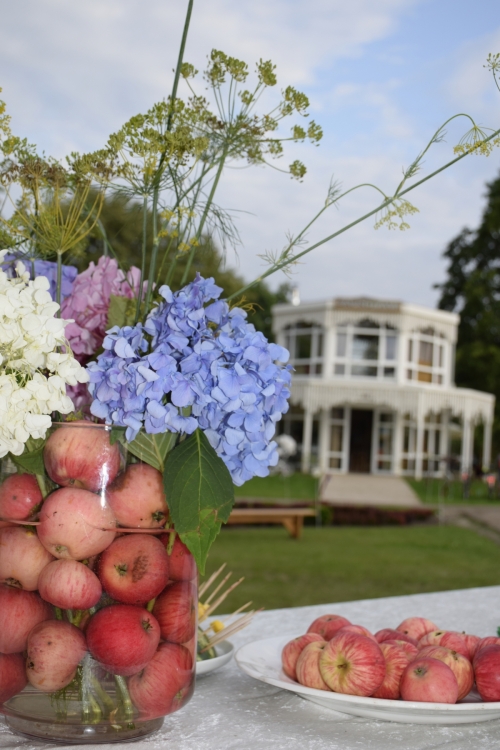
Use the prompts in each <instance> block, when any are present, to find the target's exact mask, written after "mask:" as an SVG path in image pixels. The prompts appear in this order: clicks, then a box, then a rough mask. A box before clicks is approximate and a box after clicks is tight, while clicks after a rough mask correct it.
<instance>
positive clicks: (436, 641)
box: [418, 630, 469, 659]
mask: <svg viewBox="0 0 500 750" xmlns="http://www.w3.org/2000/svg"><path fill="white" fill-rule="evenodd" d="M425 646H444V648H449V649H450V650H451V651H456V652H457V653H459V654H462V656H465V658H466V659H467V658H468V657H469V649H468V648H467V644H466V643H465V640H464V637H463V635H461V634H460V633H455V632H454V631H453V630H434V631H432V632H431V633H427V635H424V636H423V638H421V639H420V640H419V642H418V649H419V650H420V649H422V648H424V647H425Z"/></svg>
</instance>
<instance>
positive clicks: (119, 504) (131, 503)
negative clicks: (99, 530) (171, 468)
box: [106, 464, 168, 529]
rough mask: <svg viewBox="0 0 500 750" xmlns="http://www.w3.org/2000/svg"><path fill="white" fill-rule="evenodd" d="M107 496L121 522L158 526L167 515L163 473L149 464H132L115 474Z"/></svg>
mask: <svg viewBox="0 0 500 750" xmlns="http://www.w3.org/2000/svg"><path fill="white" fill-rule="evenodd" d="M106 499H107V501H108V503H109V505H110V507H111V509H112V510H113V513H114V514H115V516H116V520H117V521H118V523H119V524H121V525H122V526H127V527H129V528H135V527H138V528H142V529H151V528H157V527H159V526H163V525H164V524H165V521H166V519H167V517H168V506H167V500H166V498H165V492H164V490H163V475H162V474H161V473H160V472H159V471H158V469H154V468H153V467H152V466H149V464H132V465H131V466H129V467H128V469H127V470H126V471H124V472H122V473H121V474H118V476H117V477H116V478H115V479H114V481H113V482H112V483H111V484H110V485H109V486H108V488H107V490H106Z"/></svg>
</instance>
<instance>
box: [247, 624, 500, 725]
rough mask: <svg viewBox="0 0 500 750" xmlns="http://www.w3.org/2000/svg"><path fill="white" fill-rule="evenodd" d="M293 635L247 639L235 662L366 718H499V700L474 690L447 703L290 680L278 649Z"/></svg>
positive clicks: (448, 720) (447, 720)
mask: <svg viewBox="0 0 500 750" xmlns="http://www.w3.org/2000/svg"><path fill="white" fill-rule="evenodd" d="M293 637H294V636H288V637H285V638H284V637H283V636H279V637H277V638H266V639H265V640H262V641H254V642H253V643H248V644H247V645H246V646H243V647H242V648H240V649H239V651H238V652H237V653H236V656H235V659H236V663H237V664H238V666H239V667H240V669H242V670H243V672H246V673H247V674H249V675H250V676H251V677H255V679H256V680H262V682H267V683H269V684H270V685H275V686H276V687H279V688H283V690H290V691H291V692H292V693H297V695H300V696H301V697H302V698H306V699H307V700H310V701H312V702H313V703H318V704H319V705H320V706H323V707H324V708H330V709H333V710H335V711H340V712H341V713H344V714H353V715H354V716H363V717H365V718H367V719H379V720H380V719H382V720H383V721H397V722H400V723H402V724H473V723H475V722H477V721H491V720H492V719H499V718H500V703H483V702H481V698H480V697H479V695H478V694H477V693H470V694H469V695H468V696H467V698H465V701H464V702H462V703H456V704H454V705H449V704H447V703H416V702H414V701H391V700H384V699H382V698H361V697H359V696H357V695H342V694H341V693H327V692H326V691H324V690H315V689H313V688H307V687H304V686H303V685H299V683H298V682H294V681H293V680H290V679H289V678H288V677H287V676H286V675H285V673H284V672H283V670H282V668H281V650H282V648H283V646H284V645H285V644H286V643H288V641H290V640H291V639H292V638H293Z"/></svg>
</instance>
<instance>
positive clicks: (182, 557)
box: [160, 534, 198, 581]
mask: <svg viewBox="0 0 500 750" xmlns="http://www.w3.org/2000/svg"><path fill="white" fill-rule="evenodd" d="M170 539H171V535H170V534H162V535H161V537H160V541H161V543H162V544H163V545H164V546H165V548H166V550H167V553H168V565H169V568H168V575H169V578H170V580H171V581H195V580H196V579H197V576H198V569H197V567H196V562H195V559H194V557H193V555H192V554H191V552H190V551H189V550H188V548H187V547H186V545H185V544H184V543H183V542H181V540H180V539H179V537H178V536H177V534H176V535H175V539H174V544H173V546H172V549H171V550H170V552H169V542H170Z"/></svg>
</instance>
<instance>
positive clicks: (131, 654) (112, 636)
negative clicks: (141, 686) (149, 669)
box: [86, 604, 160, 677]
mask: <svg viewBox="0 0 500 750" xmlns="http://www.w3.org/2000/svg"><path fill="white" fill-rule="evenodd" d="M86 635H87V645H88V649H89V651H90V653H91V654H92V656H93V657H94V659H96V660H97V661H98V662H100V663H101V664H102V665H103V666H104V667H105V668H106V669H107V670H108V671H109V672H112V673H113V674H117V675H121V676H123V677H128V676H130V675H133V674H137V672H140V671H141V669H144V667H145V666H146V664H147V663H148V662H149V661H151V659H152V658H153V656H154V653H155V651H156V649H157V647H158V644H159V642H160V626H159V625H158V621H157V619H156V618H155V617H154V615H152V614H151V612H148V611H147V609H143V608H142V607H134V606H133V605H132V604H112V605H111V606H109V607H104V609H100V610H99V611H98V612H96V613H95V615H93V616H92V617H91V619H90V622H89V624H88V626H87V630H86Z"/></svg>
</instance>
